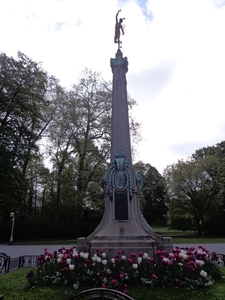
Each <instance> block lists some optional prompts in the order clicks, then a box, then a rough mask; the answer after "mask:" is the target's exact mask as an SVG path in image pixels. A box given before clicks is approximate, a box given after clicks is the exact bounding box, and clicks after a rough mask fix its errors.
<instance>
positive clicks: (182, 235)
mask: <svg viewBox="0 0 225 300" xmlns="http://www.w3.org/2000/svg"><path fill="white" fill-rule="evenodd" d="M152 228H153V230H154V232H156V233H158V234H159V235H161V236H170V237H172V239H173V244H199V245H200V244H213V243H225V237H216V236H205V235H201V236H200V235H198V234H196V233H195V232H194V231H182V230H177V229H169V227H163V226H153V227H152ZM15 244H16V245H59V244H60V245H76V240H75V239H51V240H31V241H18V242H17V241H15Z"/></svg>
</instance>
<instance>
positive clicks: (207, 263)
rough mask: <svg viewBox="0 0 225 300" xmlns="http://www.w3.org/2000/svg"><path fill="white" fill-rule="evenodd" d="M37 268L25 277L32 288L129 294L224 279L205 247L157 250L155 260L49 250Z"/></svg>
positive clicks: (141, 255)
mask: <svg viewBox="0 0 225 300" xmlns="http://www.w3.org/2000/svg"><path fill="white" fill-rule="evenodd" d="M38 260H39V264H38V267H36V268H34V269H32V270H30V271H29V272H28V274H27V275H26V277H27V280H28V283H29V284H30V285H31V286H36V285H39V286H40V285H41V286H43V285H59V284H64V285H72V286H73V287H74V288H75V289H77V288H78V287H79V286H80V285H87V286H95V287H96V286H100V287H112V288H115V289H118V290H120V291H122V292H124V293H128V285H141V284H143V285H150V286H151V287H154V286H162V287H166V286H175V287H180V288H192V289H193V288H194V289H197V288H200V287H207V286H210V285H212V284H213V283H214V282H215V281H216V280H219V279H220V278H221V277H222V273H221V264H222V262H221V260H220V258H219V256H218V255H216V254H215V253H210V252H209V251H207V250H206V249H205V248H204V247H202V246H199V248H198V249H195V248H188V249H180V248H178V247H175V248H174V249H173V252H172V253H167V252H166V251H160V250H158V251H157V252H156V257H155V258H151V257H149V256H148V254H147V253H143V252H140V253H139V254H138V255H137V254H136V253H130V255H129V256H128V257H127V256H126V255H124V250H119V251H118V253H117V255H116V256H115V257H112V258H110V259H109V258H107V257H106V254H105V253H104V252H103V251H102V250H100V249H97V250H96V254H94V256H93V257H89V253H84V252H80V253H78V252H77V251H76V247H72V248H70V249H65V248H61V249H59V250H58V251H55V252H54V253H49V252H48V250H47V249H45V250H44V254H43V255H41V256H39V257H38Z"/></svg>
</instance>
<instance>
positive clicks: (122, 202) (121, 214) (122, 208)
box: [114, 191, 129, 221]
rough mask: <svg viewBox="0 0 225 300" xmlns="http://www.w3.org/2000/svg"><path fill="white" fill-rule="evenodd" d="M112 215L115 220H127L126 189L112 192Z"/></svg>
mask: <svg viewBox="0 0 225 300" xmlns="http://www.w3.org/2000/svg"><path fill="white" fill-rule="evenodd" d="M114 216H115V218H114V219H115V221H129V213H128V195H127V191H124V192H122V193H117V192H116V191H115V192H114Z"/></svg>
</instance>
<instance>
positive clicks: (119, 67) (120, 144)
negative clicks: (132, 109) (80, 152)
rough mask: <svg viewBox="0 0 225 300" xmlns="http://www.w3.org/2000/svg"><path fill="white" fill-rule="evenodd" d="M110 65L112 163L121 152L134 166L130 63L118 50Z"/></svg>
mask: <svg viewBox="0 0 225 300" xmlns="http://www.w3.org/2000/svg"><path fill="white" fill-rule="evenodd" d="M110 63H111V68H112V72H113V96H112V129H111V162H113V159H114V157H115V156H116V153H117V152H118V151H119V150H121V151H122V152H123V153H124V155H125V157H126V159H127V160H128V162H129V163H130V164H132V158H131V146H130V129H129V116H128V104H127V81H126V73H127V71H128V61H127V58H126V57H124V58H123V54H122V52H121V50H120V49H118V51H117V53H116V58H111V60H110Z"/></svg>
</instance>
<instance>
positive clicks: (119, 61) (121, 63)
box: [110, 49, 128, 72]
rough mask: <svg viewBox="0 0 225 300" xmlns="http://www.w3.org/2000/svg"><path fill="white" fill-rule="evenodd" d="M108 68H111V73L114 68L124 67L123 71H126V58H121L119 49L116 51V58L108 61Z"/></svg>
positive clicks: (121, 54)
mask: <svg viewBox="0 0 225 300" xmlns="http://www.w3.org/2000/svg"><path fill="white" fill-rule="evenodd" d="M110 66H111V68H112V72H113V68H114V67H125V71H126V72H127V71H128V60H127V57H123V53H122V51H121V50H120V49H118V50H117V53H116V58H111V59H110Z"/></svg>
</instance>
